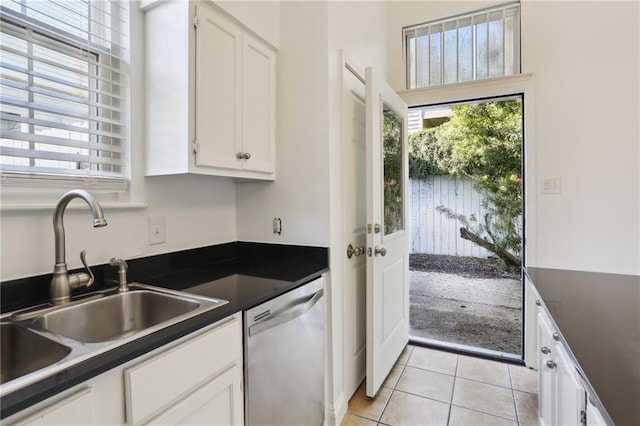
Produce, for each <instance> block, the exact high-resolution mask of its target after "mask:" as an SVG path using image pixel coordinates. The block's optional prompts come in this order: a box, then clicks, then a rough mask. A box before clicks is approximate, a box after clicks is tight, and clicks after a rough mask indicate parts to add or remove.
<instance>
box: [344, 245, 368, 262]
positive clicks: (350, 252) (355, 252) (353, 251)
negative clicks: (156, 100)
mask: <svg viewBox="0 0 640 426" xmlns="http://www.w3.org/2000/svg"><path fill="white" fill-rule="evenodd" d="M364 252H365V248H364V247H354V246H352V245H351V244H349V245H348V246H347V259H351V257H352V256H360V255H361V254H364Z"/></svg>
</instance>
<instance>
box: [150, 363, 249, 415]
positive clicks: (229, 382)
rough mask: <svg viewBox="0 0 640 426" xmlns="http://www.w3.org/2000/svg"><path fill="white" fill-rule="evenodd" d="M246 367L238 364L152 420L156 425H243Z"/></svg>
mask: <svg viewBox="0 0 640 426" xmlns="http://www.w3.org/2000/svg"><path fill="white" fill-rule="evenodd" d="M243 409H244V403H243V396H242V367H241V366H240V365H238V364H236V365H234V366H233V367H232V368H230V369H229V370H227V371H225V372H224V373H222V374H221V375H220V376H218V377H216V378H214V379H213V380H211V381H209V382H207V383H206V384H205V385H203V386H202V387H201V388H199V389H198V390H196V391H195V392H193V393H192V394H191V395H189V396H187V397H186V398H184V399H183V400H182V401H180V402H178V403H177V404H175V405H173V406H172V407H171V408H169V409H168V410H167V411H165V412H164V413H162V414H161V415H160V416H158V417H156V418H155V419H153V420H151V421H150V422H149V423H148V424H152V425H242V424H243V423H244V415H243Z"/></svg>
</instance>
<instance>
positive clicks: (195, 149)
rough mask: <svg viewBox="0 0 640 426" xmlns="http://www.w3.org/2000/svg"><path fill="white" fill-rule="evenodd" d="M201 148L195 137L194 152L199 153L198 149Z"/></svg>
mask: <svg viewBox="0 0 640 426" xmlns="http://www.w3.org/2000/svg"><path fill="white" fill-rule="evenodd" d="M199 148H200V146H199V145H198V140H197V139H194V140H193V153H194V154H197V153H198V149H199Z"/></svg>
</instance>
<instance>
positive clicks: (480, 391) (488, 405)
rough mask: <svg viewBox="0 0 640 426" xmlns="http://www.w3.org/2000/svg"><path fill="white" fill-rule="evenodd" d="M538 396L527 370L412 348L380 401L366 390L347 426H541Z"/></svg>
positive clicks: (384, 387) (391, 375)
mask: <svg viewBox="0 0 640 426" xmlns="http://www.w3.org/2000/svg"><path fill="white" fill-rule="evenodd" d="M537 393H538V375H537V373H536V372H535V371H533V370H530V369H528V368H526V367H520V366H516V365H511V364H505V363H500V362H496V361H488V360H484V359H479V358H474V357H470V356H463V355H456V354H452V353H449V352H443V351H437V350H434V349H427V348H421V347H417V346H407V347H406V348H405V350H404V352H403V353H402V355H401V356H400V359H399V360H398V362H397V363H396V365H395V366H394V367H393V369H392V370H391V373H389V376H388V377H387V379H386V381H385V382H384V384H383V385H382V389H381V390H380V392H379V393H378V395H377V396H376V398H374V399H370V398H367V397H366V395H365V390H364V383H363V384H362V385H360V387H359V388H358V390H357V391H356V393H355V394H354V395H353V397H352V398H351V400H350V401H349V411H348V412H347V415H346V416H345V418H344V420H343V422H342V425H343V426H361V425H362V426H373V425H390V426H396V425H397V426H413V425H443V426H447V425H449V426H454V425H455V426H481V425H491V426H494V425H495V426H501V425H513V426H518V425H522V426H524V425H527V426H528V425H537V424H538V422H537V406H538V395H537Z"/></svg>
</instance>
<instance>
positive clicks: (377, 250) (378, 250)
mask: <svg viewBox="0 0 640 426" xmlns="http://www.w3.org/2000/svg"><path fill="white" fill-rule="evenodd" d="M374 252H375V253H376V256H377V255H380V256H383V257H384V256H385V255H386V254H387V249H386V248H384V247H378V246H376V248H375V249H374Z"/></svg>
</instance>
